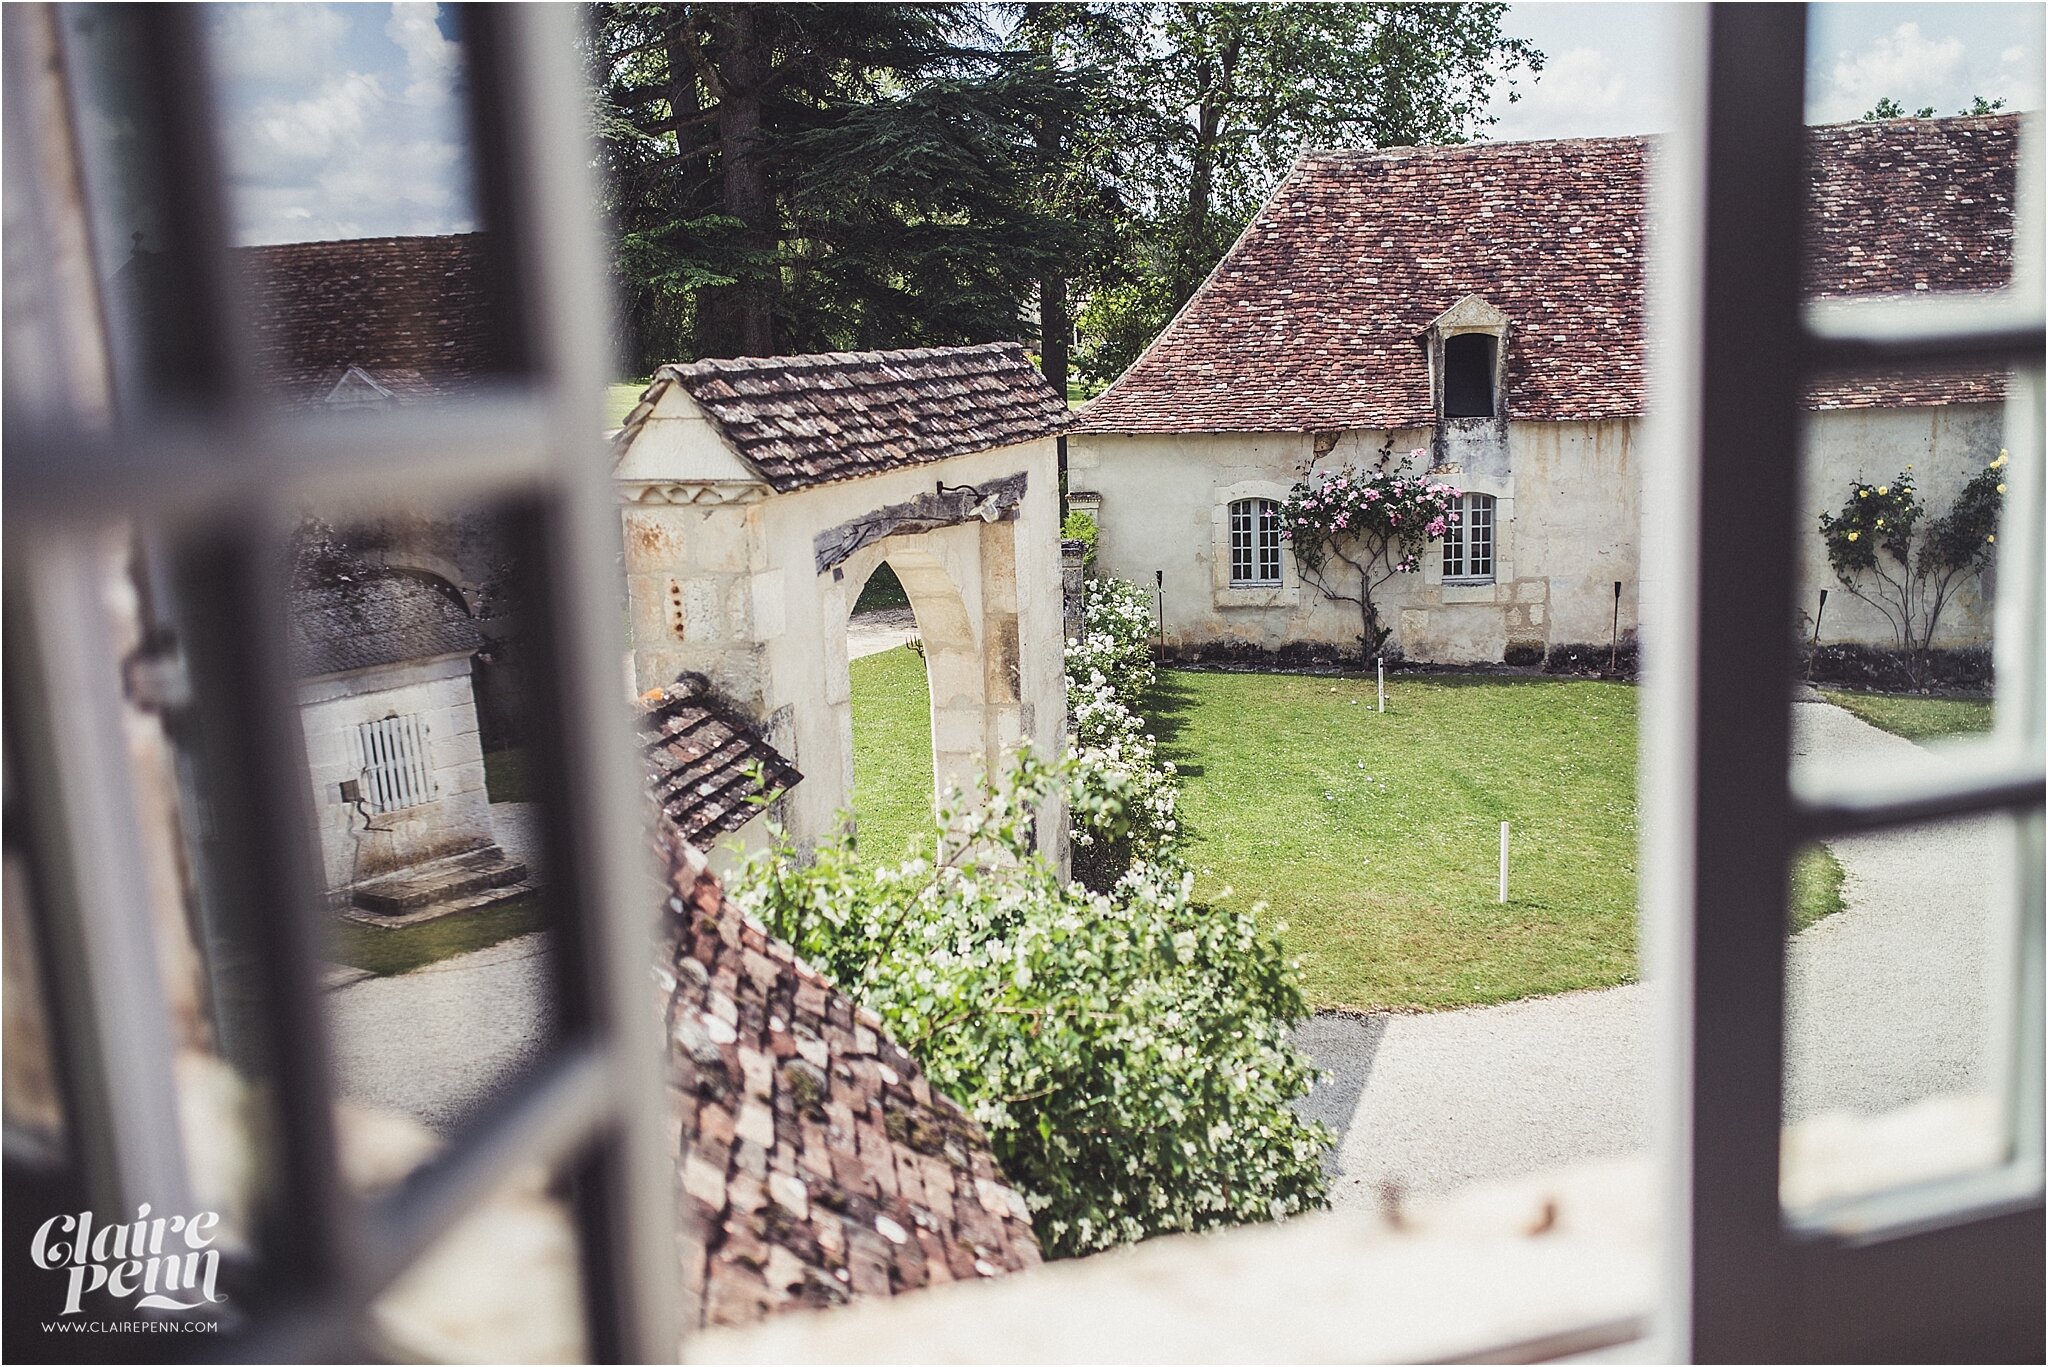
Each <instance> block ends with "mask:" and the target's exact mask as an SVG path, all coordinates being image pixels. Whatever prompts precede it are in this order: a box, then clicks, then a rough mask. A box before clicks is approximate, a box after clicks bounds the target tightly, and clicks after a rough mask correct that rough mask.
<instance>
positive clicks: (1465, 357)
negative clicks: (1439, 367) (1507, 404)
mask: <svg viewBox="0 0 2048 1367" xmlns="http://www.w3.org/2000/svg"><path fill="white" fill-rule="evenodd" d="M1494 345H1495V344H1494V339H1493V338H1492V337H1490V336H1488V335H1487V334H1486V333H1483V332H1461V333H1459V334H1458V335H1457V336H1455V337H1446V338H1445V339H1444V416H1445V417H1447V418H1490V417H1492V416H1493V415H1494V414H1493V362H1494Z"/></svg>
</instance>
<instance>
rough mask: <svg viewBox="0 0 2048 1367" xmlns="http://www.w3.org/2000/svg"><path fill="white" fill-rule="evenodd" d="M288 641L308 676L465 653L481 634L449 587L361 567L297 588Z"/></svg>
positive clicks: (299, 670) (301, 673)
mask: <svg viewBox="0 0 2048 1367" xmlns="http://www.w3.org/2000/svg"><path fill="white" fill-rule="evenodd" d="M290 642H291V644H290V659H291V665H292V672H293V674H294V675H296V676H297V677H299V678H302V679H313V678H320V677H322V676H324V675H328V674H341V673H346V672H347V671H349V670H355V669H371V668H375V667H376V666H378V665H389V664H399V663H402V662H405V661H409V660H431V659H435V658H438V657H440V656H443V655H467V654H469V653H471V652H472V651H474V650H476V649H477V648H478V647H479V646H480V645H482V644H483V636H482V633H481V632H479V630H478V629H477V623H476V619H475V618H473V617H471V616H470V613H469V609H468V607H467V606H466V605H465V604H464V603H463V601H462V597H461V595H460V594H459V593H457V592H456V590H455V588H454V587H453V586H452V585H449V584H446V583H442V582H441V581H438V580H434V581H430V580H428V579H427V578H425V577H423V576H420V575H414V574H407V573H402V572H399V571H394V570H381V569H371V568H365V569H363V570H362V571H361V572H360V574H359V575H357V576H356V577H353V578H351V579H349V580H347V581H346V582H336V583H323V584H310V585H304V586H301V587H298V588H295V589H294V590H293V591H292V595H291V637H290Z"/></svg>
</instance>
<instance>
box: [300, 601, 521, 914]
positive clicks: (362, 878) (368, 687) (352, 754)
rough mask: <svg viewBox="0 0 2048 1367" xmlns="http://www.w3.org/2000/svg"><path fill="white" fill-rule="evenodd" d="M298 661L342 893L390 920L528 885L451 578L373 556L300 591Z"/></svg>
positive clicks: (478, 903)
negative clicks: (500, 804) (487, 780)
mask: <svg viewBox="0 0 2048 1367" xmlns="http://www.w3.org/2000/svg"><path fill="white" fill-rule="evenodd" d="M291 607H292V620H291V639H292V663H293V668H294V672H295V674H296V675H297V676H298V680H299V719H300V727H301V730H302V731H303V732H304V735H305V742H306V762H307V768H308V770H309V772H310V775H311V779H312V784H313V797H314V812H315V816H316V819H317V821H318V829H319V836H320V853H321V858H322V861H323V863H324V866H325V869H326V874H327V887H328V889H329V892H330V894H331V895H332V896H333V897H334V898H335V900H336V901H337V902H340V903H343V904H346V905H349V906H350V907H352V908H354V909H355V910H356V911H357V913H358V914H360V913H364V912H367V913H369V914H371V915H372V916H374V917H376V918H379V919H380V920H383V921H386V922H394V921H410V920H414V919H424V918H426V917H430V916H438V915H446V914H449V913H452V912H458V911H467V910H475V909H478V908H481V907H485V906H491V905H494V904H496V903H498V902H502V901H506V900H509V899H510V898H512V897H516V896H519V895H521V894H523V893H525V892H527V891H528V890H529V889H530V884H529V883H528V880H527V868H526V865H525V864H524V863H522V862H520V861H518V860H516V859H513V858H511V857H509V856H507V855H506V854H505V852H504V851H503V850H502V849H500V848H499V846H498V842H497V836H496V833H495V832H494V830H493V829H492V824H491V803H490V797H489V794H488V792H487V791H486V788H485V784H484V757H483V747H482V745H481V743H480V742H479V740H478V734H477V712H476V695H475V693H474V692H473V691H472V689H471V687H470V660H471V656H472V655H473V654H474V653H475V651H476V649H477V647H478V645H479V644H480V642H481V637H480V636H479V634H478V631H477V626H476V622H475V620H474V619H473V618H472V617H471V616H470V613H469V609H468V606H467V604H466V603H465V602H464V601H463V598H462V595H461V594H460V593H459V592H458V591H457V590H456V589H455V587H454V586H453V585H452V584H449V583H448V582H447V581H445V580H440V579H435V578H433V577H432V576H428V575H423V574H415V573H405V572H399V571H392V570H377V569H368V568H364V569H361V570H358V571H357V572H356V573H354V574H352V575H350V576H348V577H347V578H345V579H343V578H340V577H336V578H335V579H334V580H332V581H330V582H322V583H317V584H309V585H305V586H302V587H300V588H299V589H298V590H297V591H296V592H295V593H294V594H293V595H292V603H291Z"/></svg>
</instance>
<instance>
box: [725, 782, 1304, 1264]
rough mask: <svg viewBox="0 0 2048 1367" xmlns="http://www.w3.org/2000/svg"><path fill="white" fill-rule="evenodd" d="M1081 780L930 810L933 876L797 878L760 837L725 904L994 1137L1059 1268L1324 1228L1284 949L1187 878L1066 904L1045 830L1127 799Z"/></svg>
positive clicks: (814, 859)
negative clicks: (1312, 1220) (1206, 1234)
mask: <svg viewBox="0 0 2048 1367" xmlns="http://www.w3.org/2000/svg"><path fill="white" fill-rule="evenodd" d="M1084 767H1085V765H1084V762H1083V761H1081V760H1080V759H1078V758H1075V757H1069V758H1067V759H1065V760H1062V761H1061V762H1059V763H1058V764H1048V763H1046V762H1045V761H1043V760H1042V759H1040V758H1039V757H1038V756H1036V755H1035V754H1033V753H1031V752H1030V751H1028V750H1027V751H1024V752H1022V753H1020V754H1019V755H1018V756H1017V758H1016V760H1015V761H1014V763H1013V765H1012V767H1011V768H1010V769H1009V771H1008V772H1007V773H1006V774H1005V775H1003V776H1002V778H1001V779H1000V780H999V781H995V782H985V783H984V784H983V785H982V786H981V788H980V790H979V791H978V792H976V793H973V794H969V795H967V796H966V797H964V798H963V797H961V796H959V795H953V796H952V797H950V798H949V800H948V801H947V802H946V803H945V804H944V805H943V806H942V807H941V810H940V812H939V820H940V825H941V836H940V840H939V843H938V847H937V852H936V855H935V857H934V858H933V859H930V860H927V859H924V858H922V857H918V858H913V859H910V860H908V861H906V862H905V863H902V864H900V865H896V866H892V867H881V868H875V867H870V866H867V865H864V864H863V863H862V862H861V861H860V860H859V859H858V858H857V857H856V856H855V855H854V853H853V850H852V848H851V846H850V845H849V844H848V842H847V840H846V839H845V838H844V837H843V836H840V837H835V838H831V839H827V840H825V841H824V842H822V843H821V844H820V845H819V846H818V847H817V849H816V850H815V851H813V852H811V853H810V854H809V855H808V856H806V855H805V854H804V853H803V852H802V851H800V850H798V849H797V847H796V846H795V845H794V844H793V843H792V842H791V841H790V839H789V838H788V836H787V835H786V834H785V833H784V832H783V831H782V830H781V829H780V828H777V827H774V826H772V825H771V826H770V828H769V835H770V843H769V845H768V846H767V848H765V849H763V850H760V851H759V852H757V853H755V854H754V855H752V856H751V857H750V858H749V859H748V861H747V862H746V864H745V865H744V866H743V867H742V868H741V869H740V870H738V871H737V872H736V873H735V874H734V875H733V877H732V878H731V879H730V880H729V883H730V886H731V887H732V888H733V890H734V891H733V893H732V894H731V895H732V896H733V897H734V899H735V900H736V901H738V902H739V904H740V905H741V906H742V907H743V908H745V909H746V910H747V911H749V912H750V913H752V914H753V915H755V916H757V917H759V918H760V919H761V920H762V921H763V922H765V923H766V924H767V925H768V927H769V928H770V929H771V930H772V931H773V932H774V933H775V934H777V935H779V936H781V937H783V938H784V939H786V940H788V941H789V942H790V943H791V944H793V945H794V946H795V947H796V949H797V951H798V952H799V953H800V954H802V955H803V956H804V957H805V958H806V959H807V960H809V961H810V962H811V963H812V964H814V965H816V966H817V967H818V968H819V969H820V970H821V971H823V972H824V973H826V974H827V975H829V976H830V977H831V978H833V979H834V980H835V981H836V982H838V983H839V984H840V985H841V986H843V987H845V988H846V989H847V990H849V991H850V992H852V993H853V994H854V995H855V996H856V997H858V998H860V999H861V1000H862V1001H864V1002H865V1003H866V1004H867V1005H869V1006H871V1007H872V1008H874V1010H875V1011H876V1012H878V1013H879V1014H880V1015H881V1017H882V1019H883V1021H884V1022H885V1023H886V1024H887V1026H888V1029H889V1032H890V1033H891V1034H892V1035H893V1036H894V1037H895V1039H896V1040H897V1041H898V1042H899V1043H900V1044H902V1045H903V1046H904V1047H905V1048H906V1049H908V1050H910V1051H911V1052H912V1053H913V1054H915V1055H916V1056H917V1057H918V1059H919V1060H920V1062H922V1063H923V1064H924V1067H925V1069H926V1071H927V1072H928V1073H929V1074H930V1076H931V1080H932V1082H933V1083H934V1084H935V1085H937V1086H939V1087H942V1088H944V1089H945V1090H946V1091H947V1092H949V1093H950V1094H951V1095H953V1096H955V1097H957V1098H959V1100H960V1101H961V1102H962V1104H963V1105H965V1106H967V1107H968V1109H969V1110H970V1111H971V1112H972V1113H973V1114H974V1116H975V1118H976V1119H977V1120H979V1121H980V1122H981V1123H982V1124H983V1125H984V1126H985V1127H986V1128H987V1130H988V1133H989V1139H990V1142H991V1144H992V1145H993V1147H994V1149H995V1151H996V1154H997V1156H998V1157H999V1158H1000V1159H1001V1161H1002V1164H1003V1169H1004V1171H1005V1172H1006V1173H1007V1174H1008V1176H1009V1177H1010V1179H1011V1180H1012V1181H1013V1182H1015V1183H1017V1184H1018V1186H1019V1187H1021V1188H1022V1189H1023V1190H1024V1192H1025V1193H1026V1195H1027V1198H1028V1199H1029V1201H1030V1203H1031V1206H1032V1209H1033V1211H1034V1220H1035V1223H1036V1226H1037V1230H1038V1237H1039V1241H1040V1243H1041V1244H1042V1245H1043V1246H1044V1248H1045V1250H1046V1252H1047V1253H1048V1254H1051V1255H1055V1256H1058V1255H1071V1254H1076V1253H1085V1252H1088V1251H1091V1250H1094V1249H1099V1248H1106V1247H1108V1246H1110V1245H1112V1244H1118V1243H1126V1242H1130V1241H1133V1240H1137V1239H1142V1238H1145V1237H1147V1236H1149V1235H1152V1234H1159V1233H1166V1232H1171V1231H1180V1230H1198V1229H1207V1228H1211V1227H1214V1226H1218V1225H1226V1224H1235V1223H1240V1222H1243V1221H1247V1220H1265V1219H1277V1218H1279V1217H1281V1216H1283V1215H1287V1214H1291V1213H1293V1212H1296V1211H1300V1210H1303V1209H1307V1208H1309V1207H1311V1206H1315V1205H1320V1204H1321V1202H1322V1191H1323V1180H1324V1179H1323V1173H1322V1167H1321V1161H1322V1154H1323V1151H1324V1149H1325V1147H1326V1146H1327V1145H1328V1144H1329V1143H1330V1135H1329V1132H1328V1131H1327V1130H1325V1129H1324V1128H1323V1127H1322V1126H1320V1125H1316V1124H1313V1123H1310V1122H1306V1121H1303V1120H1302V1119H1301V1118H1300V1117H1299V1116H1298V1115H1297V1114H1296V1113H1295V1111H1294V1109H1293V1107H1292V1105H1291V1104H1290V1103H1291V1102H1292V1101H1293V1100H1294V1099H1295V1098H1297V1097H1299V1096H1301V1095H1302V1094H1303V1093H1305V1092H1306V1091H1307V1089H1308V1085H1309V1080H1310V1076H1311V1070H1310V1067H1309V1065H1308V1064H1307V1062H1306V1061H1305V1060H1304V1059H1303V1058H1302V1057H1301V1056H1300V1055H1299V1054H1298V1053H1297V1052H1296V1051H1295V1050H1294V1049H1293V1048H1292V1046H1291V1045H1290V1044H1289V1042H1288V1038H1287V1030H1288V1026H1289V1025H1290V1023H1291V1022H1293V1021H1294V1020H1296V1019H1298V1018H1300V1017H1301V1016H1302V1015H1303V1014H1304V1012H1305V1005H1304V1003H1303V1000H1302V997H1301V992H1300V989H1299V987H1298V986H1297V984H1296V979H1295V976H1294V972H1293V969H1292V967H1291V966H1290V965H1289V964H1288V962H1287V961H1286V960H1285V959H1284V958H1283V956H1282V954H1281V950H1280V946H1279V944H1278V941H1277V940H1276V938H1275V933H1276V932H1275V930H1274V929H1269V928H1268V927H1266V926H1264V925H1262V924H1261V922H1260V918H1259V910H1260V909H1259V908H1258V907H1252V908H1249V909H1243V910H1240V909H1237V908H1235V907H1232V906H1228V905H1225V906H1199V905H1196V904H1194V903H1193V902H1191V901H1190V900H1189V894H1190V889H1191V888H1192V885H1193V879H1192V876H1191V875H1190V874H1188V873H1187V872H1186V871H1185V870H1183V869H1178V868H1166V867H1161V866H1153V865H1147V864H1139V865H1136V866H1134V867H1133V868H1132V869H1131V870H1130V872H1129V873H1128V874H1127V875H1126V876H1125V877H1124V878H1123V879H1122V880H1121V881H1120V882H1119V883H1118V884H1117V885H1116V887H1115V888H1114V889H1113V890H1112V891H1111V892H1109V893H1107V894H1104V893H1094V892H1089V891H1088V890H1086V889H1085V888H1083V887H1081V886H1080V885H1079V884H1075V883H1063V882H1062V881H1061V880H1060V878H1059V876H1058V873H1057V871H1056V869H1055V868H1054V867H1053V866H1052V865H1051V864H1050V863H1049V862H1048V861H1047V860H1046V859H1045V858H1044V856H1043V855H1041V854H1039V853H1037V852H1036V851H1035V850H1034V848H1033V844H1032V838H1031V831H1032V825H1033V817H1034V814H1035V813H1036V811H1037V810H1038V809H1039V808H1040V807H1041V806H1042V805H1043V804H1044V803H1045V802H1046V801H1048V800H1050V799H1052V798H1054V797H1056V796H1064V797H1065V798H1066V799H1067V801H1068V802H1069V803H1070V804H1071V805H1072V807H1073V809H1074V810H1075V811H1076V812H1077V813H1081V812H1086V813H1088V819H1089V820H1091V821H1097V822H1099V821H1101V820H1102V819H1103V817H1104V814H1105V812H1106V810H1107V809H1108V808H1109V807H1112V806H1114V805H1115V802H1116V800H1117V799H1116V797H1115V795H1114V794H1112V793H1110V792H1108V791H1107V790H1106V789H1103V788H1101V787H1100V786H1096V787H1092V788H1091V786H1090V785H1089V783H1088V782H1087V781H1085V780H1084V777H1083V773H1082V771H1083V769H1084Z"/></svg>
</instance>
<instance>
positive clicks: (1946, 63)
mask: <svg viewBox="0 0 2048 1367" xmlns="http://www.w3.org/2000/svg"><path fill="white" fill-rule="evenodd" d="M1962 65H1963V40H1962V39H1960V38H1956V37H1953V36H1951V37H1947V38H1929V37H1927V36H1926V35H1925V34H1923V33H1921V31H1920V25H1918V24H1917V23H1906V24H1900V25H1899V26H1898V27H1897V28H1895V29H1893V30H1892V31H1891V32H1890V33H1887V34H1882V35H1880V36H1879V37H1877V38H1875V39H1873V40H1872V41H1871V42H1870V43H1868V44H1866V45H1865V46H1864V47H1862V48H1860V49H1857V50H1855V51H1845V52H1842V53H1840V54H1838V55H1837V56H1836V58H1835V62H1834V65H1833V66H1832V67H1831V68H1830V69H1829V70H1828V73H1827V76H1826V78H1825V81H1824V83H1823V86H1822V88H1821V90H1820V91H1819V92H1817V95H1818V98H1816V99H1814V100H1813V101H1812V105H1813V109H1812V117H1813V118H1814V119H1815V121H1817V122H1820V123H1838V122H1842V121H1845V120H1848V119H1854V118H1859V117H1861V116H1862V114H1863V113H1864V112H1865V111H1866V110H1869V109H1872V108H1875V107H1876V105H1877V102H1878V101H1879V100H1880V99H1884V98H1887V97H1889V98H1891V99H1894V100H1897V101H1898V102H1899V103H1900V104H1902V105H1904V106H1905V107H1906V109H1907V110H1908V112H1910V111H1912V110H1916V109H1919V108H1922V107H1924V106H1927V105H1932V106H1934V108H1935V109H1936V111H1937V112H1940V113H1944V114H1947V113H1953V112H1954V109H1953V108H1952V107H1951V106H1957V105H1959V104H1961V103H1967V102H1968V101H1967V97H1964V98H1963V99H1962V100H1960V101H1959V100H1958V99H1957V96H1956V85H1957V76H1958V75H1959V74H1960V72H1961V70H1962Z"/></svg>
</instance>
